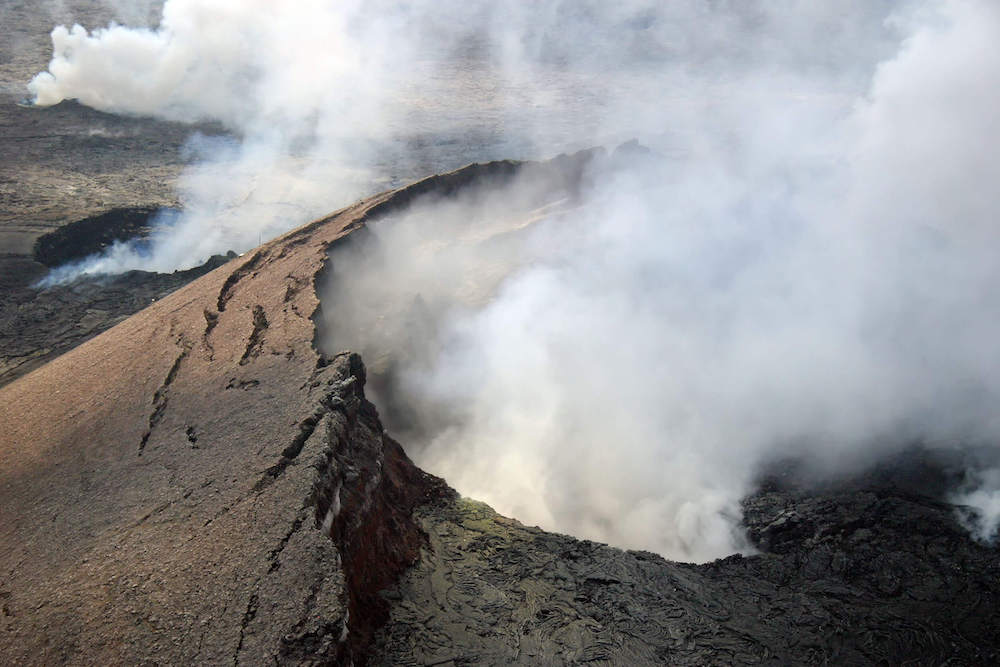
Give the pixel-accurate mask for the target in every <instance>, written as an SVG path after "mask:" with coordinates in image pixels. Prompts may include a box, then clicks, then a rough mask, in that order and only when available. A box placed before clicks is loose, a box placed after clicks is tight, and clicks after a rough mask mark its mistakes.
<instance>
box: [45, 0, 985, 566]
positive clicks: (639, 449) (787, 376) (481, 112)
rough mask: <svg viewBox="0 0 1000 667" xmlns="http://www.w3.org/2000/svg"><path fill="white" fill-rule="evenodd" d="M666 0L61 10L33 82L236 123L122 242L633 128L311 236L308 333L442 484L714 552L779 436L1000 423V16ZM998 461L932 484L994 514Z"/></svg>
mask: <svg viewBox="0 0 1000 667" xmlns="http://www.w3.org/2000/svg"><path fill="white" fill-rule="evenodd" d="M660 4H661V3H653V2H640V1H638V0H637V1H634V2H628V3H604V2H597V1H596V0H595V1H594V2H563V3H537V4H536V3H531V4H529V3H521V2H514V1H510V2H489V3H487V2H470V1H468V0H466V1H464V2H409V3H397V2H365V3H360V2H345V3H338V4H336V5H333V4H332V3H321V2H318V1H313V2H302V3H295V4H294V5H292V6H290V7H287V8H286V7H281V9H278V5H273V3H268V2H245V1H243V2H235V1H233V2H223V1H221V0H220V1H217V2H193V1H190V0H169V1H168V2H167V3H166V4H165V6H164V11H163V19H162V21H161V22H160V25H159V27H158V28H156V29H155V30H130V29H127V28H124V27H111V28H108V29H106V30H103V31H97V32H95V33H89V34H88V33H86V32H85V31H83V30H82V29H68V30H60V29H57V31H56V32H55V33H54V35H53V37H54V43H55V46H56V54H55V55H56V57H55V59H54V61H53V63H52V65H51V66H50V69H49V73H47V74H41V75H39V77H36V79H35V80H34V81H33V82H32V91H33V93H34V94H35V95H36V99H37V102H38V103H39V104H49V103H55V102H57V101H59V100H61V99H65V98H78V99H80V100H81V101H83V102H84V103H86V104H90V105H92V106H95V107H97V108H101V109H105V110H110V111H117V112H126V113H143V114H154V115H159V116H164V117H168V118H173V119H180V120H194V119H203V118H211V119H216V120H219V121H222V122H223V123H225V124H226V125H227V127H229V128H230V130H231V131H232V133H233V137H234V138H233V139H231V140H208V139H201V140H197V141H196V142H195V143H194V144H193V146H194V150H198V151H200V153H199V156H200V158H201V161H200V162H199V164H198V166H196V167H195V168H194V169H193V170H192V171H191V172H190V173H188V174H187V175H186V176H185V178H184V181H183V183H182V184H181V188H182V193H183V195H184V200H185V209H186V214H185V216H183V217H182V219H181V220H180V221H178V222H177V223H176V225H175V230H176V231H174V232H171V233H169V234H165V235H164V237H163V239H162V240H161V241H158V242H157V243H155V244H154V247H153V249H152V253H151V257H152V259H150V258H146V259H144V260H143V261H144V262H146V264H143V266H154V265H155V266H158V267H159V266H162V267H170V268H175V267H176V266H177V265H178V264H181V265H182V264H183V263H185V262H190V263H195V262H196V261H198V260H199V259H204V255H206V254H209V253H211V252H219V251H224V250H227V249H230V248H233V249H236V250H241V249H243V248H245V247H248V246H250V245H253V244H255V243H256V242H257V239H258V238H259V237H260V236H261V235H266V236H269V235H271V234H273V233H277V232H278V231H281V230H282V229H285V228H288V227H290V226H291V225H294V224H296V223H298V222H301V221H304V220H305V219H308V218H309V217H311V216H313V215H316V214H319V213H323V212H327V211H328V210H332V209H333V208H336V207H337V206H339V205H341V204H344V203H347V202H348V201H349V199H350V198H353V197H354V196H356V195H357V194H360V193H362V192H365V191H370V190H377V189H380V188H382V187H383V186H385V185H386V184H394V183H397V182H399V181H400V180H402V179H406V178H409V177H412V176H415V175H418V174H420V173H421V172H432V171H441V170H443V169H447V168H451V167H454V166H458V165H459V164H461V163H464V162H469V161H472V160H474V159H478V160H482V159H488V158H494V157H531V156H538V155H544V154H551V153H555V152H558V151H563V150H570V149H576V148H580V147H585V146H588V145H592V144H605V145H609V146H613V145H616V144H617V143H618V142H620V141H621V140H623V139H627V138H629V137H632V136H636V137H638V138H639V139H640V140H641V142H642V144H644V145H646V146H648V147H649V148H650V149H651V151H650V152H644V151H641V150H635V149H633V150H626V151H619V152H618V153H616V154H615V155H614V156H613V157H610V158H607V159H595V160H593V161H592V162H591V164H590V165H589V167H588V168H587V169H586V171H585V173H584V174H583V175H582V177H581V180H580V184H579V187H578V188H575V189H574V188H571V190H573V191H572V192H563V191H561V190H560V188H559V187H555V185H553V184H552V183H548V182H545V181H544V180H540V179H538V178H537V176H538V174H537V173H533V174H532V175H531V176H530V177H528V176H526V177H524V178H522V179H515V181H513V182H511V183H505V184H503V185H501V186H494V187H490V186H488V185H483V186H482V187H480V188H475V189H472V190H470V191H468V192H465V193H464V194H463V195H462V196H461V197H458V198H455V199H453V200H450V201H425V202H421V203H418V204H417V205H415V206H414V207H413V208H412V210H410V211H407V212H405V213H401V214H399V215H397V216H394V217H393V218H387V219H383V220H381V221H378V222H376V223H374V224H373V225H372V235H371V238H368V239H366V240H365V241H364V242H362V243H360V244H359V245H358V247H356V248H351V249H350V250H351V251H352V252H338V253H335V255H334V257H333V261H332V267H333V271H332V272H331V280H332V282H331V284H330V285H329V287H328V290H327V293H326V294H324V312H325V314H326V317H327V319H328V321H327V323H326V334H327V338H328V340H327V344H328V346H329V347H330V348H333V349H336V348H347V347H352V348H355V349H360V350H361V351H362V352H363V353H364V354H365V357H366V361H367V362H368V364H369V366H370V367H371V369H372V375H373V390H374V391H375V392H378V393H380V394H381V395H380V397H379V399H380V403H382V404H383V405H385V406H386V411H387V415H386V417H387V421H388V425H389V428H390V429H391V430H394V431H398V432H400V433H401V435H405V443H406V444H407V446H408V450H409V451H410V452H411V454H412V455H413V456H414V457H415V458H416V459H417V462H418V463H420V464H421V465H423V466H424V467H426V468H428V469H429V470H431V471H432V472H435V473H438V474H441V475H443V476H444V477H446V478H447V479H448V480H449V482H450V483H452V484H453V485H455V486H456V487H457V488H458V489H459V490H460V491H462V492H463V493H466V494H469V495H473V496H477V497H479V498H482V499H484V500H486V501H488V502H490V503H492V504H494V505H495V506H496V507H497V509H499V510H500V511H503V512H505V513H509V514H512V515H514V516H516V517H518V518H520V519H522V520H524V521H527V522H530V523H538V524H540V525H543V526H544V527H546V528H550V529H556V530H562V531H565V532H571V533H574V534H577V535H581V536H586V537H592V538H597V539H601V540H606V541H610V542H612V543H615V544H618V545H623V546H629V547H642V548H647V549H652V550H655V551H658V552H660V553H663V554H665V555H668V556H672V557H677V558H684V559H705V558H711V557H715V556H719V555H724V554H726V553H731V552H732V551H734V550H738V549H742V548H744V547H745V544H744V543H743V540H742V537H741V534H740V531H739V529H738V525H739V519H740V507H739V500H740V498H741V497H742V496H743V495H745V494H746V493H747V492H748V491H750V490H751V488H752V484H753V481H754V478H755V476H756V475H757V474H758V473H759V472H760V470H761V467H762V466H764V465H766V464H768V463H769V462H773V461H778V460H783V459H786V458H789V457H792V458H803V459H805V460H806V461H807V462H809V463H810V464H811V465H812V466H813V467H814V468H816V469H818V470H825V471H828V472H832V471H848V470H850V469H852V468H856V467H860V466H863V465H866V464H868V463H871V462H872V461H875V460H878V459H879V458H882V457H884V456H887V455H890V454H892V453H893V452H895V451H898V450H899V449H900V448H902V447H904V446H906V445H909V444H912V443H914V442H923V443H925V444H928V445H929V446H935V447H950V446H957V445H958V444H961V443H975V444H987V445H991V444H993V443H995V442H996V439H997V437H998V436H1000V433H998V431H1000V418H998V417H997V416H996V413H995V409H994V406H995V405H996V404H997V399H998V398H1000V374H998V372H997V371H998V369H1000V350H998V348H997V346H996V344H995V340H996V338H997V333H998V332H1000V296H998V295H997V293H996V290H995V285H996V284H998V278H1000V275H998V274H1000V261H998V260H1000V257H998V253H1000V243H998V241H1000V238H998V231H1000V230H998V228H997V224H996V214H997V212H1000V189H997V188H996V187H995V183H996V182H997V180H998V176H1000V163H998V160H1000V158H998V157H997V156H998V155H1000V150H998V149H1000V146H997V145H996V144H997V143H998V142H997V139H996V134H995V132H993V128H992V126H993V123H994V118H995V117H996V115H997V112H998V110H1000V109H998V107H1000V105H998V97H1000V46H998V45H1000V9H998V8H997V7H996V6H995V5H994V4H993V3H991V2H988V1H987V0H977V1H974V0H967V1H963V2H948V3H945V2H931V1H927V2H913V3H902V4H901V3H872V2H860V1H859V2H836V3H833V2H831V3H823V6H818V3H811V2H797V1H794V0H788V2H782V3H744V2H739V3H736V2H732V3H730V2H710V3H704V2H693V1H692V2H678V3H670V4H669V6H668V7H666V8H664V7H661V6H660ZM890 5H891V8H890ZM890 12H891V13H890ZM549 186H552V187H549ZM546 192H551V193H552V194H551V195H550V196H546ZM123 264H128V262H124V263H123ZM996 482H997V479H996V476H995V475H990V474H985V473H984V474H979V475H978V476H971V477H970V480H969V487H968V488H967V489H965V490H964V491H963V492H962V495H961V496H956V498H958V499H959V500H960V501H961V502H963V503H966V504H970V505H973V506H974V507H977V508H978V510H976V511H974V513H973V514H972V515H971V516H973V517H975V518H974V519H972V520H973V521H978V522H979V523H978V524H976V530H978V531H979V534H980V535H981V536H982V537H984V538H987V537H989V536H990V535H995V527H996V521H997V514H996V511H995V499H996V497H997V493H998V486H997V484H996ZM991 503H994V506H993V510H991V509H990V507H991ZM991 512H992V513H991Z"/></svg>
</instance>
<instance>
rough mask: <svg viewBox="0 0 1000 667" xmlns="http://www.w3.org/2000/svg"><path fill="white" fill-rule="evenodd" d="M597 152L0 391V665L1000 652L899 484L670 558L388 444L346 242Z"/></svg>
mask: <svg viewBox="0 0 1000 667" xmlns="http://www.w3.org/2000/svg"><path fill="white" fill-rule="evenodd" d="M589 158H590V156H589V155H582V156H577V157H576V158H571V159H566V158H564V159H562V160H560V161H556V162H554V163H552V164H550V165H530V166H528V167H525V166H522V165H518V164H517V163H512V162H498V163H490V164H488V165H473V166H470V167H467V168H465V169H462V170H459V171H457V172H452V173H450V174H445V175H442V176H437V177H432V178H430V179H426V180H424V181H421V182H419V183H417V184H415V185H413V186H410V187H408V188H403V189H401V190H397V191H393V192H390V193H386V194H384V195H380V196H377V197H374V198H371V199H368V200H365V201H362V202H360V203H358V204H356V205H354V206H352V207H349V208H347V209H344V210H342V211H340V212H337V213H335V214H333V215H331V216H329V217H327V218H324V219H322V220H318V221H316V222H314V223H311V224H309V225H306V226H305V227H302V228H300V229H298V230H295V231H293V232H291V233H289V234H287V235H285V236H283V237H281V238H279V239H277V240H275V241H273V242H270V243H268V244H266V245H264V246H262V247H261V248H259V249H257V250H256V251H254V252H252V253H248V254H247V255H245V256H243V257H240V258H238V259H235V260H233V261H231V262H229V263H227V264H225V265H223V266H222V267H220V268H218V269H217V270H215V271H213V272H211V273H209V274H207V275H205V276H203V277H202V278H200V279H198V280H196V281H195V282H193V283H191V284H189V285H187V286H186V287H183V288H181V289H180V290H178V291H177V292H175V293H173V294H171V295H170V296H168V297H166V298H164V299H162V300H160V301H158V302H156V303H154V304H153V305H151V306H150V307H148V308H146V309H145V310H143V311H142V312H140V313H138V314H137V315H135V316H133V317H131V318H129V319H127V320H126V321H124V322H122V323H121V324H119V325H117V326H115V327H114V328H113V329H111V330H109V331H106V332H105V333H103V334H101V335H100V336H97V337H96V338H93V339H91V340H89V341H88V342H86V343H84V344H82V345H80V346H79V347H77V348H76V349H74V350H72V351H71V352H69V353H67V354H65V355H63V356H62V357H59V358H58V359H55V360H54V361H52V362H50V363H48V364H46V365H45V366H43V367H41V368H40V369H38V370H36V371H34V372H32V373H31V374H29V375H27V376H24V377H22V378H20V379H19V380H16V381H15V382H13V383H11V384H9V385H7V386H6V387H3V388H2V389H0V433H2V436H0V438H2V439H0V605H2V608H0V662H2V663H4V664H61V663H69V664H152V663H169V664H222V663H231V664H241V663H245V664H265V663H266V664H274V663H276V662H277V663H280V664H319V663H341V664H348V663H354V664H361V663H364V662H370V663H385V664H476V663H485V664H503V663H511V662H520V663H525V664H568V663H580V662H588V661H589V662H598V663H603V664H642V663H647V664H648V663H664V662H668V663H684V664H705V663H727V664H730V663H744V662H750V661H754V662H776V663H782V664H787V663H789V662H823V661H831V662H835V663H844V664H846V663H851V664H857V663H866V662H877V661H879V660H888V661H889V662H899V661H902V660H905V659H907V658H920V659H924V658H926V659H929V660H930V659H939V658H944V657H951V658H954V659H956V660H958V661H959V662H960V663H961V664H986V663H989V662H991V661H996V660H998V659H1000V646H998V640H997V639H996V637H997V636H1000V623H998V621H997V619H996V615H995V614H993V613H992V612H991V610H995V609H996V603H997V602H998V601H1000V600H998V586H1000V585H998V583H997V582H998V581H1000V578H998V576H997V575H998V574H1000V565H998V558H997V552H996V550H995V549H989V548H986V547H983V546H980V545H977V544H974V543H972V542H971V541H970V540H969V539H968V538H967V537H966V536H965V533H964V532H963V531H962V530H961V528H959V527H958V526H957V524H956V522H955V519H954V516H953V512H952V508H950V507H948V506H945V505H944V504H942V503H939V502H937V501H935V500H933V499H931V498H927V497H923V496H919V495H915V494H913V493H911V492H910V491H909V490H908V487H906V485H905V484H899V483H896V482H898V480H896V478H893V480H895V481H893V480H890V482H891V483H887V482H886V480H885V479H883V478H881V477H877V476H874V477H872V478H871V479H867V480H862V481H861V482H858V483H856V484H855V485H854V486H852V487H850V488H838V489H833V488H828V489H825V490H823V491H822V493H818V492H817V493H812V494H806V493H802V492H800V491H798V490H796V489H795V488H793V487H786V486H782V485H781V484H779V483H778V482H774V483H772V484H771V485H769V486H766V487H765V489H764V491H762V492H761V493H760V494H759V495H757V496H755V497H754V498H751V499H748V503H747V516H748V529H749V532H750V534H751V536H753V537H754V538H755V539H757V541H758V543H759V544H760V545H761V547H762V548H763V549H764V550H765V551H766V553H763V554H762V555H760V556H755V557H752V558H741V557H738V556H736V557H732V558H729V559H726V560H723V561H718V562H716V563H713V564H709V565H704V566H694V565H684V564H676V563H669V562H667V561H664V560H663V559H662V558H659V557H658V556H655V555H652V554H646V553H637V552H623V551H620V550H617V549H612V548H609V547H605V546H602V545H597V544H594V543H591V542H586V541H577V540H574V539H572V538H569V537H565V536H560V535H552V534H548V533H545V532H543V531H540V530H538V529H533V528H528V527H525V526H522V525H521V524H519V523H517V522H516V521H512V520H509V519H506V518H504V517H500V516H498V515H496V514H495V513H493V512H492V511H491V510H489V508H487V507H485V506H482V505H480V504H477V503H474V502H472V501H467V500H463V499H459V498H457V497H456V496H455V495H454V493H453V492H452V491H450V490H449V489H448V488H447V487H446V486H445V485H444V483H443V482H442V481H440V480H438V479H436V478H434V477H432V476H430V475H427V474H425V473H423V472H422V471H420V470H419V469H417V468H416V467H415V466H413V465H412V464H411V463H410V461H409V459H408V458H407V457H406V455H405V453H404V452H403V450H402V448H401V447H400V446H399V445H398V444H397V443H395V442H394V441H393V440H392V439H391V438H389V437H388V436H387V435H386V434H385V433H384V431H383V429H382V426H381V423H380V421H379V418H378V414H377V412H376V409H375V407H374V406H373V405H372V404H371V403H369V402H368V401H367V400H365V397H364V392H363V386H364V383H365V379H366V377H365V370H364V366H363V364H362V363H361V360H360V358H359V357H358V356H357V355H354V354H349V353H344V354H340V355H337V356H334V357H330V358H328V357H325V356H323V355H322V354H320V353H319V352H317V350H316V349H315V347H314V343H313V341H314V336H315V327H314V321H313V316H314V314H315V313H316V311H317V308H318V307H319V301H318V297H317V294H316V291H315V283H316V281H317V279H318V278H317V277H318V276H320V275H321V273H322V270H323V268H324V265H325V263H326V262H327V258H328V252H329V251H330V249H331V247H332V246H333V245H334V244H337V243H338V242H339V241H340V240H341V239H344V238H345V237H347V236H348V235H349V234H351V233H352V232H356V231H357V230H359V229H361V228H363V227H364V225H365V224H366V223H367V222H369V221H371V220H372V219H374V218H376V217H377V216H379V215H382V214H384V213H385V212H387V211H390V210H395V209H398V208H399V207H402V206H405V205H407V204H409V203H411V202H412V201H413V200H414V199H415V198H417V197H419V196H421V195H424V194H434V195H447V194H450V193H452V192H454V191H455V190H457V189H458V188H461V187H463V186H465V185H467V184H469V183H473V182H482V181H483V180H484V179H487V178H489V179H493V180H503V179H504V178H507V177H509V176H511V175H512V174H513V173H514V172H516V171H518V170H519V169H525V168H531V169H539V170H549V171H550V172H552V171H554V172H556V173H558V174H559V175H560V178H557V179H554V182H556V183H558V184H561V185H559V187H566V188H567V189H569V190H572V184H573V182H574V179H576V178H579V174H580V170H581V168H582V165H583V164H584V163H585V162H586V161H587V160H588V159H589ZM325 316H326V317H327V318H329V317H331V316H333V317H335V316H336V314H335V313H333V314H331V313H326V314H325ZM933 463H934V462H930V463H928V464H927V465H926V466H923V467H920V466H918V469H916V472H913V470H911V471H910V473H908V474H909V477H908V479H909V478H914V477H920V476H923V477H922V478H921V479H923V478H926V477H928V476H929V477H933V476H934V475H936V474H937V473H936V472H935V470H937V468H935V467H934V465H932V464H933ZM911 473H912V474H911ZM914 517H916V523H914ZM959 564H960V565H959Z"/></svg>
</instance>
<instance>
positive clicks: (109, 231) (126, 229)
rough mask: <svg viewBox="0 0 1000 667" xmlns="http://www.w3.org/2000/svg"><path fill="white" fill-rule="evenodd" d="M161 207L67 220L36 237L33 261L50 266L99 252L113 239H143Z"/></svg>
mask: <svg viewBox="0 0 1000 667" xmlns="http://www.w3.org/2000/svg"><path fill="white" fill-rule="evenodd" d="M162 210H163V209H160V208H158V207H155V206H137V207H131V208H116V209H112V210H110V211H106V212H105V213H101V214H99V215H95V216H91V217H89V218H84V219H82V220H77V221H76V222H71V223H69V224H68V225H64V226H62V227H60V228H58V229H56V230H55V231H53V232H49V233H48V234H44V235H42V236H40V237H38V239H37V240H36V241H35V260H36V261H38V262H41V263H42V264H44V265H45V266H48V267H49V268H54V267H57V266H61V265H63V264H68V263H70V262H74V261H78V260H81V259H83V258H84V257H88V256H90V255H93V254H95V253H99V252H101V251H103V250H105V249H106V248H108V247H110V246H111V244H113V243H114V242H116V241H130V240H133V239H144V238H147V237H148V236H149V234H150V231H151V230H152V221H153V220H154V219H155V217H156V216H157V214H159V213H160V212H161V211H162Z"/></svg>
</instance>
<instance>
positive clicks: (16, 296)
mask: <svg viewBox="0 0 1000 667" xmlns="http://www.w3.org/2000/svg"><path fill="white" fill-rule="evenodd" d="M234 257H236V254H235V253H229V255H215V256H213V257H211V258H209V260H208V261H207V262H205V263H204V264H202V265H201V266H197V267H194V268H192V269H187V270H184V271H174V272H173V273H152V272H149V271H129V272H127V273H122V274H118V275H113V276H83V277H81V278H78V279H77V280H75V281H73V282H72V283H69V284H66V285H55V286H52V287H47V288H35V287H29V286H15V287H11V288H10V289H8V290H7V292H6V294H5V295H4V299H3V300H2V301H0V387H2V386H3V385H5V384H7V383H9V382H13V381H14V380H16V379H17V378H19V377H21V376H22V375H24V374H26V373H28V372H30V371H31V370H33V369H35V368H37V367H39V366H41V365H42V364H44V363H45V362H46V361H48V360H50V359H53V358H55V357H57V356H59V355H60V354H63V353H64V352H67V351H68V350H70V349H72V348H74V347H76V346H77V345H79V344H80V343H83V342H84V341H86V340H89V339H90V338H93V337H94V336H96V335H97V334H99V333H101V332H102V331H105V330H107V329H109V328H111V327H112V326H114V325H115V324H118V323H119V322H121V321H123V320H124V319H125V318H127V317H129V316H130V315H132V314H134V313H137V312H138V311H140V310H142V309H143V308H145V307H146V306H148V305H149V304H150V303H153V302H154V301H156V300H158V299H161V298H163V297H164V296H166V295H168V294H170V293H171V292H174V291H176V290H177V289H179V288H181V287H183V286H184V285H186V284H188V283H189V282H191V281H192V280H194V279H196V278H199V277H201V276H203V275H205V274H206V273H208V272H209V271H211V270H213V269H216V268H218V267H219V266H222V265H223V264H225V263H226V262H228V261H229V260H230V259H232V258H234Z"/></svg>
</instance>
